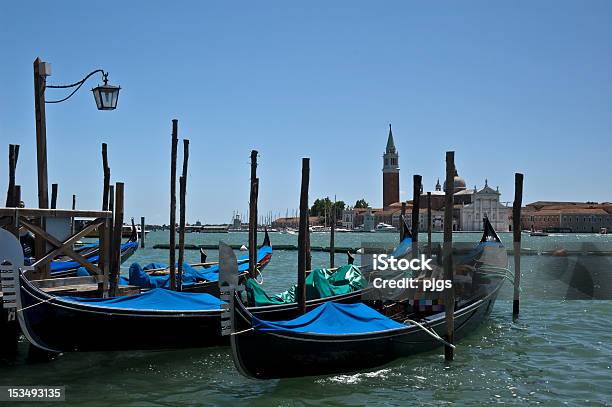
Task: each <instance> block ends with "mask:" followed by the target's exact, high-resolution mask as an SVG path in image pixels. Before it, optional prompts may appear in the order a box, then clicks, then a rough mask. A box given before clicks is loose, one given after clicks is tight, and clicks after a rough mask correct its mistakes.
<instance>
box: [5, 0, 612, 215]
mask: <svg viewBox="0 0 612 407" xmlns="http://www.w3.org/2000/svg"><path fill="white" fill-rule="evenodd" d="M611 17H612V2H609V1H589V2H580V1H572V2H568V1H538V2H532V1H513V2H503V3H502V2H497V3H494V2H490V1H467V2H454V1H449V2H444V1H440V2H435V4H433V3H431V2H408V1H387V2H360V1H350V2H349V1H334V2H323V1H321V2H308V3H307V4H306V3H304V2H301V3H298V2H285V1H278V2H270V1H262V2H231V3H230V2H221V1H219V2H212V1H206V2H201V1H191V2H187V1H182V2H168V1H165V2H161V1H147V2H144V1H143V2H137V1H130V2H113V1H107V2H104V3H90V2H88V4H85V2H76V1H74V2H68V1H62V2H57V3H53V4H51V3H49V2H25V3H24V2H9V3H6V4H4V5H3V12H2V13H1V15H0V24H1V25H2V27H3V28H2V32H3V35H2V36H1V37H0V43H1V44H2V46H1V49H2V63H1V64H0V78H1V80H2V91H1V92H0V139H1V141H2V142H1V143H0V145H1V147H0V148H1V150H0V168H2V172H1V173H0V174H1V176H0V191H1V193H2V194H4V193H5V191H6V184H7V175H6V169H7V167H8V164H7V151H8V147H7V145H8V143H18V144H21V155H20V160H19V167H18V173H17V181H18V183H19V184H21V185H22V188H23V193H24V197H25V200H26V201H27V203H28V204H30V203H31V204H35V203H36V202H37V201H36V165H35V162H36V161H35V131H34V112H33V110H34V109H33V106H34V102H33V80H32V62H33V60H34V59H35V57H36V56H40V57H41V58H42V59H43V60H46V61H49V62H51V63H52V66H53V76H51V77H50V78H49V83H52V84H64V83H69V82H74V81H76V80H78V79H80V78H82V77H83V76H84V75H85V74H87V73H88V72H90V71H91V70H93V69H96V68H103V69H105V70H107V71H109V72H110V76H109V79H110V82H111V83H112V84H120V85H121V86H122V88H123V89H122V91H121V95H120V97H119V107H118V109H117V110H116V111H112V112H99V111H97V110H96V109H95V107H94V101H93V97H92V95H91V92H90V91H89V89H91V88H92V87H93V86H94V85H95V83H96V82H97V81H98V80H99V79H98V78H97V77H96V78H95V80H90V81H89V82H88V83H87V84H86V85H85V86H84V87H83V88H82V89H81V91H79V92H78V93H77V94H76V95H75V96H74V97H73V98H71V99H70V100H69V101H67V102H64V103H62V104H58V105H47V137H48V154H49V156H48V161H49V183H51V182H57V183H59V199H58V201H59V205H58V206H60V207H69V206H70V203H71V197H72V194H73V193H75V194H76V195H77V206H78V207H80V208H83V209H95V208H98V207H99V206H100V202H101V189H102V188H101V183H102V168H101V159H100V144H101V143H102V142H107V143H108V144H109V159H110V164H111V171H112V178H113V180H114V181H123V182H125V183H126V215H127V216H136V217H139V216H141V215H144V216H146V217H147V218H148V220H149V221H150V222H155V223H164V222H166V223H167V221H168V216H169V215H168V202H169V167H170V164H169V158H170V153H169V146H170V131H171V119H173V118H177V119H179V136H180V137H181V138H183V137H184V138H189V139H190V141H191V156H190V166H189V180H188V201H187V205H188V209H187V211H188V216H187V220H188V221H192V222H193V221H195V220H196V219H200V220H202V221H206V222H225V221H229V218H230V217H231V215H232V211H233V210H239V211H240V212H246V208H247V201H248V178H249V152H250V150H251V149H253V148H255V149H257V150H259V151H260V158H259V160H260V166H259V176H260V179H261V181H260V182H261V185H260V201H259V202H260V213H261V212H266V211H269V210H272V211H274V212H281V213H282V214H283V215H284V213H285V210H286V208H296V207H297V206H298V202H299V180H300V159H301V157H310V158H311V184H310V197H311V200H313V199H314V198H315V197H320V196H326V195H329V196H333V195H334V194H336V195H337V196H338V199H343V200H345V201H347V202H350V203H354V201H355V200H357V199H359V198H362V197H365V198H366V200H367V201H368V202H370V203H371V204H372V205H374V206H379V205H381V203H382V202H381V201H382V173H381V168H382V157H381V156H382V153H383V150H384V147H385V143H386V136H387V123H388V122H392V123H393V129H394V135H395V141H396V146H397V148H398V150H399V153H400V167H401V175H400V183H401V190H402V198H403V199H407V198H409V194H410V193H411V191H412V175H413V174H415V173H419V174H421V175H422V176H423V180H424V183H425V187H426V189H432V188H433V185H434V184H435V182H436V178H437V177H442V176H443V174H444V152H445V151H446V150H449V149H453V150H455V151H456V163H457V167H458V170H459V173H460V175H461V176H463V177H464V178H465V180H466V182H467V184H468V186H470V187H472V186H473V185H474V184H477V185H478V186H482V184H483V183H484V179H485V178H488V180H489V184H490V185H492V186H497V185H499V188H500V191H501V192H502V201H511V200H512V196H513V181H514V173H515V172H516V171H521V172H524V173H525V196H524V201H525V202H530V201H534V200H593V201H612V191H611V185H612V184H611V183H610V180H609V177H610V174H612V159H611V158H612V137H610V135H611V133H612V132H611V130H612V52H611V51H612V45H611V40H612V24H610V23H609V22H610V21H611ZM51 92H53V93H51ZM62 94H63V93H62V92H58V91H51V90H50V91H48V93H47V98H48V99H55V98H56V97H59V96H61V95H62ZM179 165H180V162H179ZM2 196H3V198H2V199H3V200H4V195H2Z"/></svg>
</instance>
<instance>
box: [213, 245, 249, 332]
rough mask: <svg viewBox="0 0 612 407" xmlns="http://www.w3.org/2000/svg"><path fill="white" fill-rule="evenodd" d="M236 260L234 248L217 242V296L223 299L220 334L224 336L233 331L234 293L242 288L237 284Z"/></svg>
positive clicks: (242, 287)
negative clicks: (218, 294)
mask: <svg viewBox="0 0 612 407" xmlns="http://www.w3.org/2000/svg"><path fill="white" fill-rule="evenodd" d="M238 281H239V279H238V262H237V261H236V255H235V254H234V250H232V248H231V247H230V246H228V245H227V244H225V243H223V242H219V293H220V296H219V298H220V299H221V300H223V301H225V303H224V304H221V309H222V310H223V312H221V335H223V336H226V335H230V334H231V333H232V332H234V321H233V320H232V314H233V306H234V293H235V292H236V291H242V290H244V286H239V285H238Z"/></svg>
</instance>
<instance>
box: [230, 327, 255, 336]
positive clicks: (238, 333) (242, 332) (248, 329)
mask: <svg viewBox="0 0 612 407" xmlns="http://www.w3.org/2000/svg"><path fill="white" fill-rule="evenodd" d="M254 329H255V328H247V329H243V330H242V331H238V332H232V333H231V334H232V335H240V334H244V333H247V332H249V331H253V330H254Z"/></svg>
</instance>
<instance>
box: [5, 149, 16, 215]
mask: <svg viewBox="0 0 612 407" xmlns="http://www.w3.org/2000/svg"><path fill="white" fill-rule="evenodd" d="M18 159H19V144H9V183H8V189H7V191H6V207H7V208H15V207H17V206H19V201H16V199H15V173H16V170H17V160H18Z"/></svg>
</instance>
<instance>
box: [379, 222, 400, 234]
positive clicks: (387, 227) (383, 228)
mask: <svg viewBox="0 0 612 407" xmlns="http://www.w3.org/2000/svg"><path fill="white" fill-rule="evenodd" d="M374 230H375V231H376V232H397V229H396V228H395V226H391V225H389V224H386V223H382V222H381V223H379V224H378V225H376V227H375V228H374Z"/></svg>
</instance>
